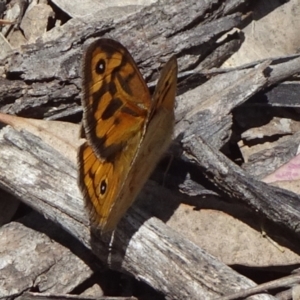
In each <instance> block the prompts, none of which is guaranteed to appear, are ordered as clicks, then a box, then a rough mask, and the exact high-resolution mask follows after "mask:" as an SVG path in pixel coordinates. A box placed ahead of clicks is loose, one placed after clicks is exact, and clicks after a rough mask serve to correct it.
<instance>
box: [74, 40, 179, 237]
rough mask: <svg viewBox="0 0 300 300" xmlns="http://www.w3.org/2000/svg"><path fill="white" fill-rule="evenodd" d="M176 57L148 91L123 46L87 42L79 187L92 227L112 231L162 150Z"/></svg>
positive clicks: (168, 133) (170, 118)
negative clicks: (155, 84)
mask: <svg viewBox="0 0 300 300" xmlns="http://www.w3.org/2000/svg"><path fill="white" fill-rule="evenodd" d="M176 84H177V61H176V58H175V57H172V58H171V59H170V60H169V61H168V62H167V64H166V65H165V66H164V68H163V70H162V71H161V76H160V79H159V81H158V84H157V87H156V89H155V92H154V94H153V97H152V100H151V96H150V93H149V89H148V87H147V85H146V83H145V81H144V79H143V77H142V75H141V73H140V71H139V69H138V67H137V65H136V64H135V62H134V60H133V58H132V57H131V55H130V54H129V52H128V51H127V49H126V48H125V47H124V46H122V45H121V44H120V43H118V42H116V41H114V40H110V39H100V40H97V41H95V42H94V43H93V44H91V45H90V46H89V47H88V49H87V51H86V53H85V55H84V62H83V84H82V87H83V98H82V106H83V130H84V134H85V136H86V139H87V141H86V142H85V143H84V144H83V145H82V146H81V147H80V149H79V153H78V162H79V187H80V190H81V191H82V193H83V196H84V199H85V201H86V204H87V207H88V209H89V212H90V219H91V223H92V226H93V227H94V228H96V229H98V230H100V232H101V233H105V232H109V231H112V230H114V229H115V227H116V225H117V223H118V222H119V220H120V219H121V217H122V216H123V215H124V214H125V212H126V211H127V209H128V208H129V207H130V205H131V204H132V203H133V201H134V200H135V198H136V196H137V194H138V193H139V192H140V190H141V188H142V187H143V185H144V183H145V182H146V181H147V179H148V177H149V175H150V173H151V172H152V171H153V169H154V168H155V166H156V164H157V162H158V161H159V159H160V157H161V155H162V154H163V152H164V151H165V150H166V149H167V148H168V146H169V144H170V142H171V137H172V131H173V127H174V101H175V94H176Z"/></svg>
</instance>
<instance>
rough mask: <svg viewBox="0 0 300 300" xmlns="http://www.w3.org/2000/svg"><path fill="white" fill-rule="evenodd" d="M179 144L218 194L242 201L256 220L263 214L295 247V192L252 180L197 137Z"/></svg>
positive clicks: (299, 230) (298, 232) (298, 217)
mask: <svg viewBox="0 0 300 300" xmlns="http://www.w3.org/2000/svg"><path fill="white" fill-rule="evenodd" d="M183 147H184V149H185V156H186V157H187V159H189V160H190V161H191V162H193V163H195V164H196V165H197V166H198V167H199V168H200V169H201V171H202V172H203V174H204V176H206V177H207V178H208V179H209V180H210V181H211V182H212V183H213V184H214V185H215V186H216V187H217V189H218V190H219V193H220V194H222V195H226V196H227V197H230V198H231V199H237V200H238V201H241V202H243V203H245V204H246V205H247V206H248V207H250V208H251V209H252V210H253V211H254V212H255V213H256V214H257V217H258V220H260V217H264V218H265V219H266V220H268V221H270V222H271V223H272V224H274V225H277V226H278V227H280V228H282V229H284V230H285V233H286V232H288V233H289V235H288V236H285V238H286V240H288V241H289V242H290V243H291V245H294V247H296V248H298V247H299V239H300V226H299V224H300V213H299V212H300V210H299V201H300V196H299V195H297V194H294V193H292V192H289V191H286V190H283V189H280V188H277V187H273V186H270V185H268V184H266V183H264V182H261V181H258V180H255V179H254V178H253V177H251V176H250V175H248V174H247V173H246V172H244V171H243V170H242V169H241V168H240V167H238V166H237V165H235V164H234V163H233V162H232V161H230V160H229V159H228V158H227V157H226V156H225V155H223V154H222V153H220V152H217V151H216V150H215V149H213V148H212V147H210V146H209V145H208V144H206V143H205V142H204V140H203V139H202V138H200V137H194V138H193V139H192V138H189V139H187V140H185V141H184V145H183ZM277 234H279V232H277ZM283 236H284V235H282V237H283Z"/></svg>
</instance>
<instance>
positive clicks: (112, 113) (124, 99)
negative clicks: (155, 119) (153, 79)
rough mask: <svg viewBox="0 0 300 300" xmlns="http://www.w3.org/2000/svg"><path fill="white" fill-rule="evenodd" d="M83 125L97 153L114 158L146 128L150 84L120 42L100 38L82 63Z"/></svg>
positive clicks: (105, 158)
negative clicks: (147, 83)
mask: <svg viewBox="0 0 300 300" xmlns="http://www.w3.org/2000/svg"><path fill="white" fill-rule="evenodd" d="M82 88H83V98H82V106H83V127H84V131H85V134H86V137H87V140H88V141H89V144H90V146H91V147H92V148H93V150H94V152H95V153H96V155H97V156H98V157H99V158H101V159H104V160H110V161H113V160H114V158H115V155H117V154H118V153H119V152H120V151H122V150H123V149H125V148H126V147H127V144H128V143H127V142H128V140H130V139H131V138H132V137H133V136H136V135H137V134H141V135H142V134H143V130H142V129H143V128H144V124H145V121H146V119H147V118H148V114H149V111H150V108H151V98H150V94H149V90H148V87H147V85H146V83H145V81H144V79H143V77H142V75H141V73H140V71H139V70H138V68H137V66H136V64H135V62H134V60H133V58H132V57H131V55H130V54H129V52H128V51H127V49H126V48H125V47H123V46H122V45H121V44H120V43H118V42H116V41H113V40H110V39H100V40H97V41H96V42H94V43H93V44H91V45H90V46H89V47H88V49H87V51H86V53H85V56H84V63H83V84H82Z"/></svg>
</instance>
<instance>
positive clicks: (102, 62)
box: [96, 58, 106, 74]
mask: <svg viewBox="0 0 300 300" xmlns="http://www.w3.org/2000/svg"><path fill="white" fill-rule="evenodd" d="M105 69H106V64H105V60H104V59H102V58H101V59H100V60H99V61H98V63H97V65H96V72H97V74H103V73H104V72H105Z"/></svg>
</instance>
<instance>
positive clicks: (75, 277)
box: [0, 199, 100, 299]
mask: <svg viewBox="0 0 300 300" xmlns="http://www.w3.org/2000/svg"><path fill="white" fill-rule="evenodd" d="M1 200H2V199H1ZM19 222H20V223H19ZM19 222H18V223H17V222H11V223H9V224H7V225H5V226H3V227H1V228H0V260H1V267H0V269H1V280H0V298H1V299H3V298H5V299H7V298H11V297H17V296H19V295H20V294H22V293H24V292H26V291H28V290H31V289H35V290H38V291H39V292H41V293H44V292H48V293H56V294H58V293H70V292H72V291H73V290H74V288H76V287H77V286H78V285H79V284H81V283H83V282H84V281H85V280H87V279H88V278H89V277H90V276H91V275H92V274H93V270H94V265H95V257H94V255H92V253H91V252H90V251H87V250H86V249H85V248H84V247H83V245H81V244H80V243H79V242H78V241H77V240H76V239H74V238H73V237H72V236H70V235H69V234H67V233H66V232H65V231H63V230H61V229H60V228H59V227H58V226H57V225H56V224H54V223H53V222H51V221H49V220H45V219H44V218H42V217H41V216H40V215H38V214H37V213H32V214H29V215H27V216H25V217H24V218H22V219H21V220H19ZM74 253H76V255H75V254H74ZM98 265H100V263H98ZM99 268H100V266H99ZM66 269H67V270H68V272H65V270H66ZM70 274H72V276H70ZM20 279H22V280H20Z"/></svg>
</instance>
